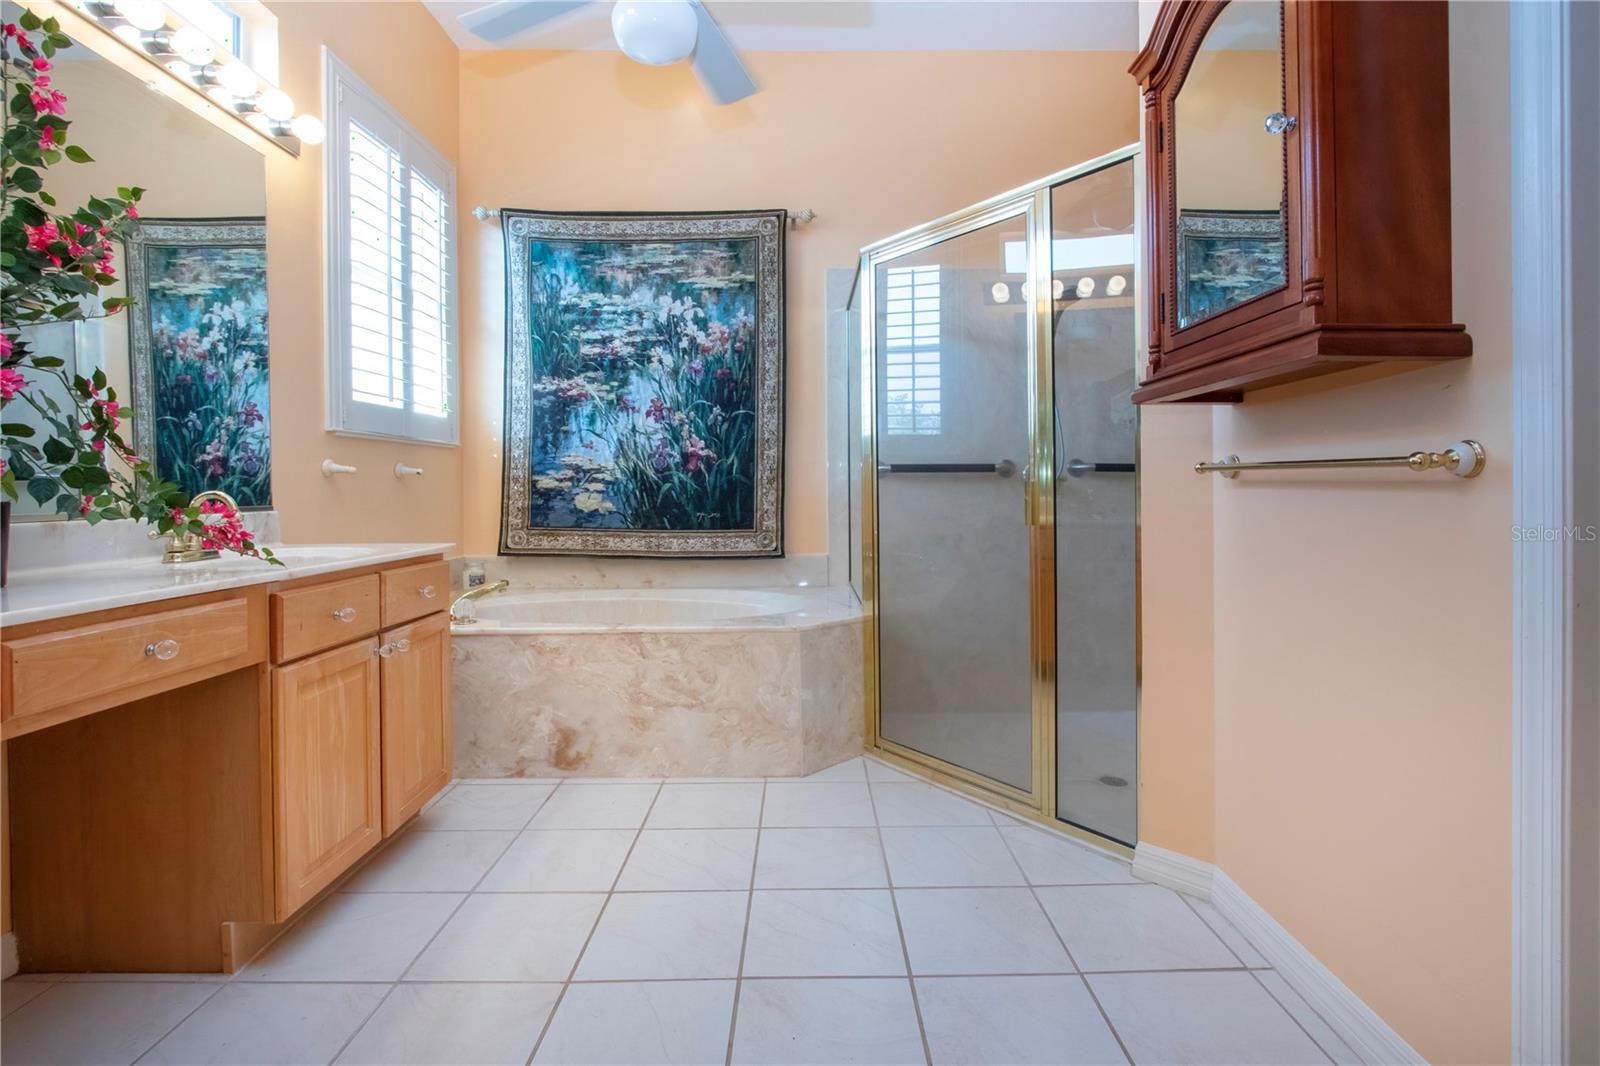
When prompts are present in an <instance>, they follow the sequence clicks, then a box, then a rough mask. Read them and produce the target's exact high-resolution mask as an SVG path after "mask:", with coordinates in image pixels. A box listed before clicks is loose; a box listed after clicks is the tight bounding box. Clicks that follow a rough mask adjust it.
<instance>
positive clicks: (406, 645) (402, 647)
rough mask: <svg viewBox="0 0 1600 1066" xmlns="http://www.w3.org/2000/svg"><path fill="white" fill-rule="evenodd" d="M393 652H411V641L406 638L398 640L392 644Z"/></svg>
mask: <svg viewBox="0 0 1600 1066" xmlns="http://www.w3.org/2000/svg"><path fill="white" fill-rule="evenodd" d="M394 650H395V651H410V650H411V641H410V640H409V639H408V638H406V637H401V638H400V639H399V640H397V641H395V642H394Z"/></svg>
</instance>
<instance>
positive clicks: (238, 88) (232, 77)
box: [216, 63, 257, 98]
mask: <svg viewBox="0 0 1600 1066" xmlns="http://www.w3.org/2000/svg"><path fill="white" fill-rule="evenodd" d="M216 78H217V84H218V85H220V86H222V87H223V88H224V89H226V90H228V92H230V93H232V94H233V95H234V96H238V97H241V98H242V97H247V96H254V95H255V94H256V84H257V83H256V74H255V71H253V70H251V69H250V68H249V67H247V66H245V65H244V64H243V63H224V64H223V65H222V66H220V67H218V68H217V71H216Z"/></svg>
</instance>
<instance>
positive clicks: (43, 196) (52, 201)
mask: <svg viewBox="0 0 1600 1066" xmlns="http://www.w3.org/2000/svg"><path fill="white" fill-rule="evenodd" d="M39 199H40V200H42V201H43V202H44V203H47V204H49V205H50V206H51V207H54V206H56V198H55V197H54V196H51V195H50V194H49V193H47V192H45V191H44V190H43V189H40V190H39Z"/></svg>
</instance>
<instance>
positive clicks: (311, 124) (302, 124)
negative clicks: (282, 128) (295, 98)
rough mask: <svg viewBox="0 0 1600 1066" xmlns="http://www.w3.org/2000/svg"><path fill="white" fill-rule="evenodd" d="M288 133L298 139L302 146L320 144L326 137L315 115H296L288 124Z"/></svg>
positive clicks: (325, 130) (325, 131)
mask: <svg viewBox="0 0 1600 1066" xmlns="http://www.w3.org/2000/svg"><path fill="white" fill-rule="evenodd" d="M289 132H290V133H292V134H294V135H295V136H296V137H298V138H300V141H301V143H303V144H321V143H322V139H323V138H324V137H326V136H327V135H328V131H327V129H326V128H325V127H324V126H323V125H322V120H321V119H320V118H318V117H317V116H316V115H296V116H295V117H294V118H293V119H292V120H290V122H289Z"/></svg>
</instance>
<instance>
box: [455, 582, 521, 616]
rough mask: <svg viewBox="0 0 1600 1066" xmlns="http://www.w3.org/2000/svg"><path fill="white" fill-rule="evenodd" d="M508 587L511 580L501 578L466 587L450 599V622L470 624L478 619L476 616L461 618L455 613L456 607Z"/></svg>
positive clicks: (502, 590)
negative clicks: (473, 586) (471, 587)
mask: <svg viewBox="0 0 1600 1066" xmlns="http://www.w3.org/2000/svg"><path fill="white" fill-rule="evenodd" d="M510 587H511V582H509V581H505V580H501V581H493V582H490V583H489V584H487V585H479V586H478V587H477V588H475V589H468V590H467V591H465V592H463V593H462V594H461V595H459V596H457V597H456V598H455V599H454V600H451V601H450V621H451V623H452V624H453V625H458V626H470V625H472V624H474V623H475V622H477V620H478V619H477V618H476V617H473V616H471V615H469V616H467V617H465V618H463V617H461V616H460V615H459V614H457V613H456V608H457V607H460V606H461V605H462V604H463V603H471V602H472V601H473V600H481V599H483V598H484V597H485V596H488V595H491V594H493V593H496V592H504V591H505V590H506V589H508V588H510Z"/></svg>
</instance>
